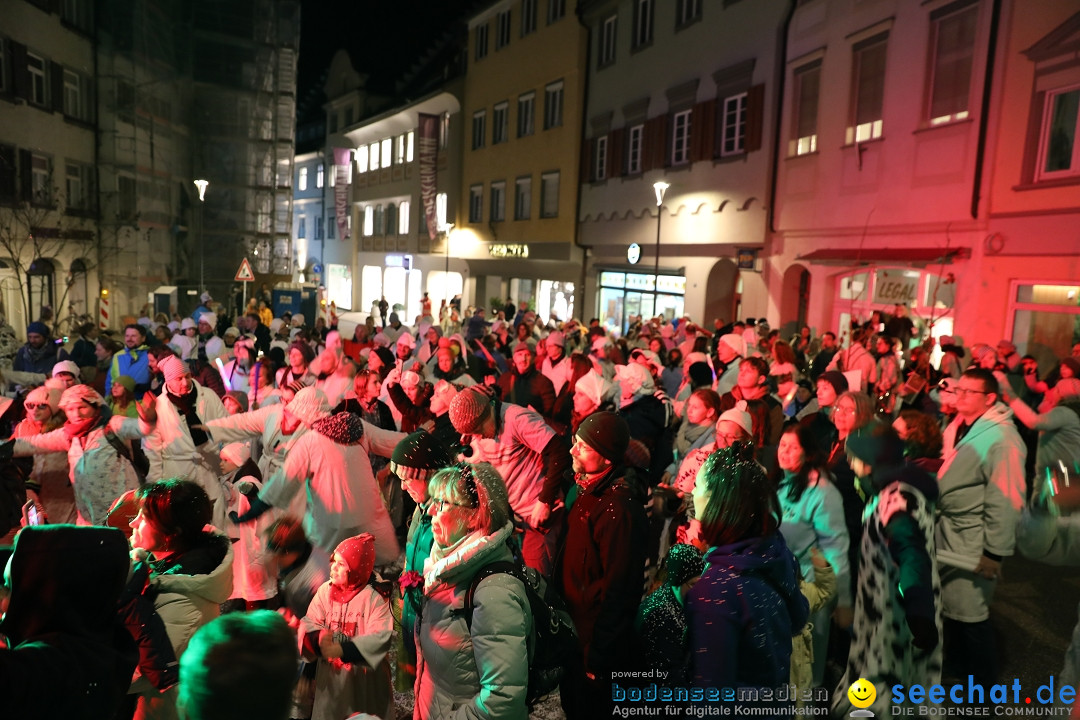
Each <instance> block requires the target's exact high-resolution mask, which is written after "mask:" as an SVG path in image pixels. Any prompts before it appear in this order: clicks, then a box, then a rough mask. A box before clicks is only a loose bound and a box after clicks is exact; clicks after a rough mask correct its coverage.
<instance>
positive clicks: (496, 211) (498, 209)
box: [491, 181, 506, 222]
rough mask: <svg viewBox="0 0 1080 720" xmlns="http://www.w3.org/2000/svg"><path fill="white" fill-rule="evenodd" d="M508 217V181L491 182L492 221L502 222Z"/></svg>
mask: <svg viewBox="0 0 1080 720" xmlns="http://www.w3.org/2000/svg"><path fill="white" fill-rule="evenodd" d="M505 219H506V183H505V182H503V181H499V182H493V183H491V222H501V221H502V220H505Z"/></svg>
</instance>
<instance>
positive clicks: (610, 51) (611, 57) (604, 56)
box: [596, 15, 617, 68]
mask: <svg viewBox="0 0 1080 720" xmlns="http://www.w3.org/2000/svg"><path fill="white" fill-rule="evenodd" d="M616 19H617V16H616V15H612V16H610V17H607V18H604V22H603V23H602V24H601V25H600V46H599V47H598V48H597V55H596V66H597V67H598V68H602V67H607V66H608V65H610V64H611V63H613V62H615V21H616Z"/></svg>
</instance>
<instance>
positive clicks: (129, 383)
mask: <svg viewBox="0 0 1080 720" xmlns="http://www.w3.org/2000/svg"><path fill="white" fill-rule="evenodd" d="M116 384H117V385H123V386H124V389H125V390H127V391H128V392H129V393H134V392H135V378H133V377H131V376H129V375H121V376H120V377H118V378H116Z"/></svg>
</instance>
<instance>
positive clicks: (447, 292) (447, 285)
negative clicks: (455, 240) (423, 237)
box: [440, 223, 454, 320]
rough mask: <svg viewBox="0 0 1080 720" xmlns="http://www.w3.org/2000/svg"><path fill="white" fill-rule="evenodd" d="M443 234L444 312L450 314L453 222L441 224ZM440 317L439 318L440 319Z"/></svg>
mask: <svg viewBox="0 0 1080 720" xmlns="http://www.w3.org/2000/svg"><path fill="white" fill-rule="evenodd" d="M442 231H443V235H445V236H446V242H445V243H444V244H445V246H446V270H445V271H444V272H443V291H444V293H445V295H446V313H447V315H449V314H450V233H452V232H453V231H454V223H446V224H445V225H443V226H442ZM441 319H442V318H440V320H441Z"/></svg>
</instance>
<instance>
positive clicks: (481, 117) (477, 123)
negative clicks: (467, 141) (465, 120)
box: [472, 110, 487, 150]
mask: <svg viewBox="0 0 1080 720" xmlns="http://www.w3.org/2000/svg"><path fill="white" fill-rule="evenodd" d="M486 120H487V111H486V110H477V111H476V112H474V113H473V116H472V147H473V150H477V149H479V148H482V147H484V137H485V135H486V130H485V125H486V124H487V123H486Z"/></svg>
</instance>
